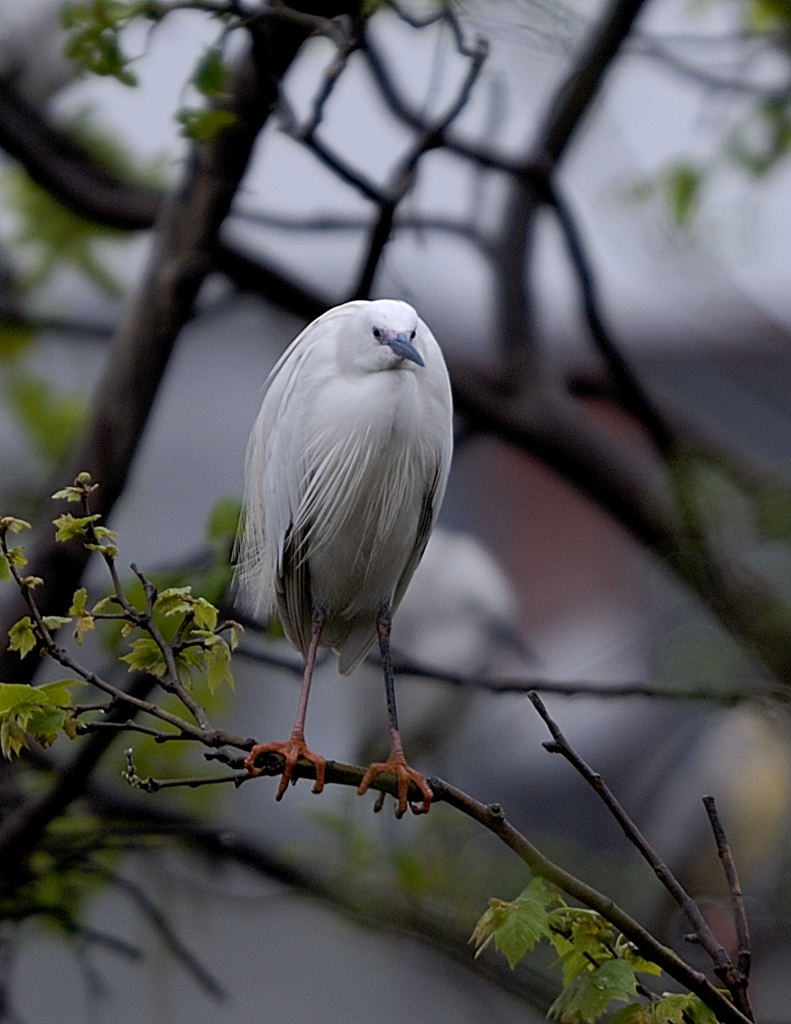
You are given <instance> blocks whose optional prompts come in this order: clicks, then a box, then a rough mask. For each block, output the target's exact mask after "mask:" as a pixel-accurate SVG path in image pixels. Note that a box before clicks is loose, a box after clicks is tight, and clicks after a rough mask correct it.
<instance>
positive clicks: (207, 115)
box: [176, 107, 237, 142]
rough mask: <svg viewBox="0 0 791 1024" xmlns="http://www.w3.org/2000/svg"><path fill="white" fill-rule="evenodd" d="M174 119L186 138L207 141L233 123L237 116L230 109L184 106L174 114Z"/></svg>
mask: <svg viewBox="0 0 791 1024" xmlns="http://www.w3.org/2000/svg"><path fill="white" fill-rule="evenodd" d="M176 120H177V121H178V122H179V123H180V124H181V126H182V134H183V135H186V136H187V138H188V139H192V140H193V141H195V142H209V141H210V140H211V139H213V138H214V137H215V136H216V135H218V134H219V133H220V132H221V131H223V130H224V129H225V128H228V127H230V125H232V124H235V123H236V121H237V117H236V114H234V112H233V111H232V110H221V109H218V108H210V109H208V110H195V109H194V108H192V107H184V108H183V109H181V110H180V111H179V112H178V113H177V114H176Z"/></svg>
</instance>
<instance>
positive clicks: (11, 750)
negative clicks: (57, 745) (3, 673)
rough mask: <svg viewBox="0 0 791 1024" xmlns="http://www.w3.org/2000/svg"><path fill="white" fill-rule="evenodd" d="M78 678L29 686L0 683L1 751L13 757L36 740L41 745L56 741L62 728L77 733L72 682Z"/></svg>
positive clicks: (70, 732) (8, 756) (48, 744)
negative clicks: (71, 688) (31, 741)
mask: <svg viewBox="0 0 791 1024" xmlns="http://www.w3.org/2000/svg"><path fill="white" fill-rule="evenodd" d="M75 682H76V680H65V681H63V682H58V683H49V684H48V685H46V686H28V685H25V684H22V683H0V753H2V755H3V757H6V758H11V757H14V756H15V755H17V754H19V752H20V751H21V750H22V749H24V748H25V747H27V746H28V744H29V740H30V739H33V740H35V741H36V742H37V743H40V744H41V745H42V746H45V747H48V746H50V744H52V743H54V741H55V738H56V737H57V735H58V733H59V732H60V731H61V730H64V731H66V732H67V733H69V734H70V735H72V736H73V735H74V731H75V729H76V722H75V721H74V718H73V715H72V711H73V706H72V699H71V690H70V688H69V687H70V685H71V684H73V683H75Z"/></svg>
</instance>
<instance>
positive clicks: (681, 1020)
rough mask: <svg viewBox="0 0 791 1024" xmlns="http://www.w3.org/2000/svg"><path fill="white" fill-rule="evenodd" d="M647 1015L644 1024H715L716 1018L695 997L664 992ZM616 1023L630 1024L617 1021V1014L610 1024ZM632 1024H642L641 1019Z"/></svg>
mask: <svg viewBox="0 0 791 1024" xmlns="http://www.w3.org/2000/svg"><path fill="white" fill-rule="evenodd" d="M620 1012H622V1011H619V1013H620ZM652 1012H653V1015H651V1013H652ZM648 1013H649V1016H647V1017H645V1018H644V1020H645V1022H646V1024H657V1022H660V1021H661V1024H717V1018H716V1016H715V1015H714V1014H713V1013H712V1011H711V1010H710V1009H709V1008H708V1007H707V1006H704V1005H703V1003H702V1002H701V1001H700V999H698V997H697V996H693V995H691V994H690V993H688V992H687V993H680V992H674V993H672V994H670V993H667V992H664V993H663V994H662V998H661V999H659V1000H658V1001H657V1002H655V1003H653V1004H652V1006H651V1007H650V1009H649V1010H648ZM616 1021H617V1024H632V1021H631V1020H629V1019H628V1018H626V1019H624V1020H619V1019H618V1014H616V1015H615V1017H614V1018H613V1021H612V1024H616ZM634 1024H643V1019H642V1018H639V1017H637V1018H635V1022H634Z"/></svg>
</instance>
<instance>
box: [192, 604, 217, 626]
mask: <svg viewBox="0 0 791 1024" xmlns="http://www.w3.org/2000/svg"><path fill="white" fill-rule="evenodd" d="M192 611H193V614H194V616H195V625H196V626H197V627H198V628H199V629H208V630H214V629H216V628H217V617H218V615H219V612H218V611H217V609H216V608H215V607H214V605H213V604H211V603H210V602H209V601H207V600H206V599H205V598H203V597H196V598H195V600H194V601H193V603H192Z"/></svg>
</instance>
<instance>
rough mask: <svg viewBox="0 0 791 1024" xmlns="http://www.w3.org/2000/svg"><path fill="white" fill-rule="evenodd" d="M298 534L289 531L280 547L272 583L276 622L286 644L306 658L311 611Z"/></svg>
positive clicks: (308, 573)
mask: <svg viewBox="0 0 791 1024" xmlns="http://www.w3.org/2000/svg"><path fill="white" fill-rule="evenodd" d="M301 549H302V538H301V537H300V535H299V531H294V530H292V529H289V530H288V531H287V533H286V537H285V541H284V543H283V555H282V566H281V571H280V572H279V573H278V575H277V577H276V581H275V594H276V601H277V607H278V611H279V612H280V621H281V623H282V625H283V631H284V632H285V634H286V636H287V638H288V640H289V641H290V642H291V644H292V645H293V646H294V647H295V648H296V650H298V651H301V652H302V655H303V657H307V654H308V647H309V646H310V638H311V630H312V617H313V607H312V602H311V592H310V567H309V566H308V562H307V559H306V558H303V557H302V554H301Z"/></svg>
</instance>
